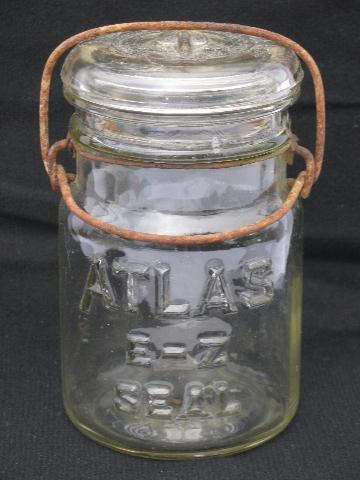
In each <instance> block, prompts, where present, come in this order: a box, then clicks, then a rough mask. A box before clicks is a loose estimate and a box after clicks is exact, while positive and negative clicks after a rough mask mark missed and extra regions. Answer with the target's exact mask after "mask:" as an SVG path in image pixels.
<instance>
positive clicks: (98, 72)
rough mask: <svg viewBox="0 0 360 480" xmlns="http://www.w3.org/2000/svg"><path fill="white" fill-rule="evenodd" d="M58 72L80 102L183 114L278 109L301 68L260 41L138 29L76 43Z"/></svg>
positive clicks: (295, 86)
mask: <svg viewBox="0 0 360 480" xmlns="http://www.w3.org/2000/svg"><path fill="white" fill-rule="evenodd" d="M61 77H62V80H63V84H64V93H65V96H66V97H67V99H68V100H69V101H70V102H71V103H73V104H75V105H77V106H78V107H80V108H85V109H91V108H92V107H93V108H95V107H97V108H105V109H109V110H114V111H128V112H143V113H153V114H167V115H176V114H177V115H182V114H205V113H207V114H208V113H215V114H216V113H222V112H236V111H239V112H246V111H251V110H255V111H257V110H265V111H269V110H270V111H271V110H278V109H280V108H284V107H286V106H287V105H289V104H291V103H292V102H293V100H294V99H295V98H296V97H297V94H298V91H299V84H300V82H301V80H302V77H303V72H302V68H301V65H300V62H299V59H298V57H297V56H296V55H295V53H294V52H293V51H292V50H289V49H288V48H286V47H283V46H281V45H279V44H277V43H274V42H271V41H268V40H265V39H261V38H257V37H252V36H249V35H241V34H236V33H227V32H216V31H215V32H214V31H204V30H202V31H201V30H190V31H188V30H154V31H152V30H139V31H131V32H120V33H113V34H109V35H103V36H100V37H97V38H96V39H94V40H90V41H86V42H83V43H81V44H79V45H77V46H76V47H75V48H74V49H73V50H72V51H71V52H70V53H69V55H68V56H67V58H66V60H65V63H64V66H63V68H62V72H61ZM109 114H111V112H109Z"/></svg>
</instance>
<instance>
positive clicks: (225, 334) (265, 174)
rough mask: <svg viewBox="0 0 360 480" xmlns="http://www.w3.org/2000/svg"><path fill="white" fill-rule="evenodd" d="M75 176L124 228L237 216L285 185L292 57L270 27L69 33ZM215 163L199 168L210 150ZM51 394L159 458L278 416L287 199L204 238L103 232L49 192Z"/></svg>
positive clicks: (238, 436) (294, 351) (196, 227)
mask: <svg viewBox="0 0 360 480" xmlns="http://www.w3.org/2000/svg"><path fill="white" fill-rule="evenodd" d="M62 79H63V83H64V92H65V96H66V97H67V98H68V99H69V100H70V101H71V102H72V103H73V104H74V106H75V114H74V115H73V118H72V120H71V125H70V137H71V139H72V141H73V145H74V147H75V151H76V159H77V176H76V181H75V182H74V183H73V184H72V187H71V188H72V194H73V195H74V197H75V199H76V200H77V202H78V203H79V204H80V206H81V207H82V208H83V209H84V210H85V211H86V212H88V213H90V214H91V215H93V216H94V217H95V218H97V219H100V220H103V221H106V222H108V223H110V224H112V225H117V226H121V227H123V228H127V229H131V230H135V231H137V232H145V233H156V234H160V235H162V234H167V235H196V234H207V233H212V232H223V231H227V230H232V229H234V228H236V227H239V226H242V225H247V224H252V223H254V222H256V221H258V220H260V219H262V218H265V217H266V216H267V215H269V214H271V213H272V212H273V211H275V210H276V209H277V208H278V207H279V206H280V205H281V204H282V203H283V201H284V200H285V198H286V196H287V194H288V184H287V179H286V160H287V158H288V146H289V137H290V128H289V118H288V113H287V108H288V107H289V105H291V103H292V102H293V101H294V100H295V99H296V98H297V95H298V93H299V85H300V82H301V80H302V70H301V66H300V63H299V61H298V59H297V57H296V55H295V54H294V53H293V52H291V51H290V50H288V49H286V48H285V47H282V46H280V45H278V44H275V43H272V42H270V41H267V40H263V39H259V38H255V37H250V36H246V35H237V34H232V33H220V32H210V31H202V32H200V31H189V32H184V31H175V30H173V31H166V32H163V31H138V32H127V33H116V34H111V35H105V36H101V37H99V38H97V39H96V40H91V41H88V42H84V43H82V44H80V45H78V46H77V47H76V48H74V49H73V50H72V52H71V53H70V54H69V56H68V57H67V59H66V61H65V64H64V67H63V70H62ZM215 166H216V167H217V168H214V167H215ZM60 234H61V240H60V250H61V254H60V264H61V296H62V298H61V332H62V375H63V393H64V403H65V406H66V411H67V413H68V415H69V417H70V419H71V420H72V421H73V422H74V424H75V425H76V426H77V427H78V428H79V429H80V430H81V431H82V432H84V433H85V434H86V435H88V436H90V437H91V438H93V439H95V440H97V441H98V442H100V443H102V444H104V445H107V446H109V447H111V448H113V449H116V450H119V451H123V452H128V453H132V454H136V455H142V456H149V457H157V458H191V457H200V456H207V455H223V454H228V453H234V452H238V451H241V450H245V449H248V448H250V447H253V446H256V445H258V444H260V443H263V442H264V441H266V440H268V439H270V438H271V437H273V436H274V435H276V434H277V433H279V432H280V431H281V430H283V429H284V428H285V426H286V425H287V424H288V423H289V421H290V420H291V418H292V417H293V415H294V414H295V411H296V408H297V404H298V398H299V368H300V358H299V354H300V322H301V285H302V273H301V265H302V248H301V244H302V214H301V207H300V205H299V203H298V202H297V203H296V204H295V206H294V207H293V208H292V209H291V210H290V211H289V212H288V213H287V214H286V215H285V216H283V217H282V219H281V220H279V221H278V222H277V223H275V224H273V225H272V226H270V227H268V228H267V229H265V230H262V231H260V232H258V233H255V234H251V235H248V236H246V237H241V238H237V239H235V240H231V241H224V242H218V243H214V244H209V245H206V244H204V245H196V244H194V245H191V244H190V245H167V244H157V243H149V242H140V241H130V240H125V239H123V238H120V237H118V236H115V235H109V234H106V233H104V232H103V231H101V230H98V229H95V228H93V227H91V226H90V225H88V224H87V223H85V222H84V221H82V220H80V219H79V218H78V217H77V216H75V215H74V214H73V213H71V212H69V210H68V209H67V207H66V206H65V205H64V204H62V205H61V207H60Z"/></svg>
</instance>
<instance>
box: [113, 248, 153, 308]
mask: <svg viewBox="0 0 360 480" xmlns="http://www.w3.org/2000/svg"><path fill="white" fill-rule="evenodd" d="M149 270H150V267H149V265H145V264H143V263H137V262H127V261H125V260H123V259H122V258H121V257H119V258H115V259H114V260H113V263H112V271H113V274H114V275H115V276H117V277H121V276H122V277H124V278H125V295H124V297H125V298H124V303H125V310H127V311H129V312H137V311H138V308H139V307H138V306H139V303H140V299H139V284H140V283H141V282H142V281H144V280H148V279H149V275H148V273H149Z"/></svg>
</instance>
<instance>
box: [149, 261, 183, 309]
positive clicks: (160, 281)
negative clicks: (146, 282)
mask: <svg viewBox="0 0 360 480" xmlns="http://www.w3.org/2000/svg"><path fill="white" fill-rule="evenodd" d="M155 273H156V276H155V290H156V310H157V312H158V313H160V314H164V315H186V314H188V313H189V310H190V305H189V304H188V303H174V304H172V302H171V299H170V265H168V264H167V263H157V264H156V266H155Z"/></svg>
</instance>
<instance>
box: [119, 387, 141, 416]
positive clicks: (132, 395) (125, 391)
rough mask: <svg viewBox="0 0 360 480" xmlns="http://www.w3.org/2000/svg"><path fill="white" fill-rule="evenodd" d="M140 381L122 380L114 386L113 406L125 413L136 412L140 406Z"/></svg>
mask: <svg viewBox="0 0 360 480" xmlns="http://www.w3.org/2000/svg"><path fill="white" fill-rule="evenodd" d="M141 391H142V386H141V383H139V382H135V381H132V380H128V381H122V382H120V383H119V384H118V385H117V386H116V388H115V394H116V396H115V399H114V406H115V408H117V409H118V410H120V411H122V412H126V413H136V412H137V411H138V409H139V407H140V406H141V396H142V395H141Z"/></svg>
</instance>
